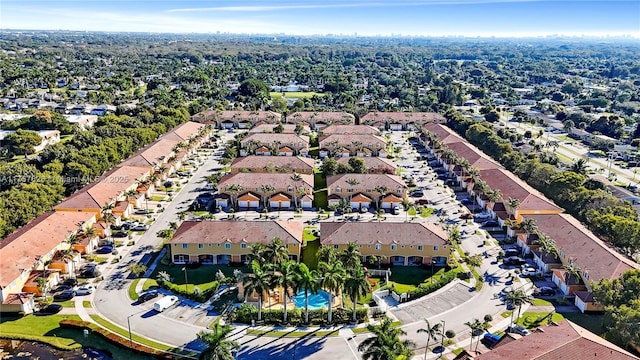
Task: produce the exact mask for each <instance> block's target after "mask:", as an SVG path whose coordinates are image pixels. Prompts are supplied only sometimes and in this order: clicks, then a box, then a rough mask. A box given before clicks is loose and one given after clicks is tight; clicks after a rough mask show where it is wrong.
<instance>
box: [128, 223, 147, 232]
mask: <svg viewBox="0 0 640 360" xmlns="http://www.w3.org/2000/svg"><path fill="white" fill-rule="evenodd" d="M131 230H132V231H147V230H149V225H145V224H140V225H138V226H134V227H132V228H131Z"/></svg>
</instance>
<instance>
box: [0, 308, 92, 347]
mask: <svg viewBox="0 0 640 360" xmlns="http://www.w3.org/2000/svg"><path fill="white" fill-rule="evenodd" d="M62 319H73V320H80V317H79V316H77V315H49V316H35V315H27V316H23V317H11V316H3V317H2V318H0V336H1V337H3V338H7V339H25V340H37V341H41V342H44V343H47V344H50V345H52V346H54V347H56V348H59V349H64V350H70V349H78V348H80V347H81V345H80V344H78V343H77V342H76V341H75V340H74V339H70V338H65V337H58V336H56V335H55V334H53V331H54V330H56V329H59V327H60V326H59V325H58V323H59V322H60V320H62Z"/></svg>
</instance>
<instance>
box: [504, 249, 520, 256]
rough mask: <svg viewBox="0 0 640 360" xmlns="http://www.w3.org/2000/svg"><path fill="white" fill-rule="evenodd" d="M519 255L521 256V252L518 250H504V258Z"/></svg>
mask: <svg viewBox="0 0 640 360" xmlns="http://www.w3.org/2000/svg"><path fill="white" fill-rule="evenodd" d="M518 255H520V250H518V249H516V248H509V249H505V250H504V256H506V257H511V256H518Z"/></svg>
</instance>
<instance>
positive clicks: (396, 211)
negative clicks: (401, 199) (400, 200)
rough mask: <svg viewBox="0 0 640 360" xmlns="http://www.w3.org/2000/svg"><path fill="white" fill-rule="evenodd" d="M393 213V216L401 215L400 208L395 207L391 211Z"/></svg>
mask: <svg viewBox="0 0 640 360" xmlns="http://www.w3.org/2000/svg"><path fill="white" fill-rule="evenodd" d="M391 213H392V214H393V215H400V206H394V207H393V209H391Z"/></svg>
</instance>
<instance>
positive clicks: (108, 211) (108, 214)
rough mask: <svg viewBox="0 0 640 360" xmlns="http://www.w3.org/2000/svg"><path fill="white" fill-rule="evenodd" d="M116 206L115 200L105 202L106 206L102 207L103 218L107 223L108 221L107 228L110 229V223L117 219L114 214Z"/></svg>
mask: <svg viewBox="0 0 640 360" xmlns="http://www.w3.org/2000/svg"><path fill="white" fill-rule="evenodd" d="M114 207H115V204H114V203H113V202H111V203H105V204H104V206H103V207H102V220H104V222H105V223H107V226H106V227H107V229H109V225H110V224H111V223H112V222H113V221H115V217H114V216H113V208H114Z"/></svg>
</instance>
